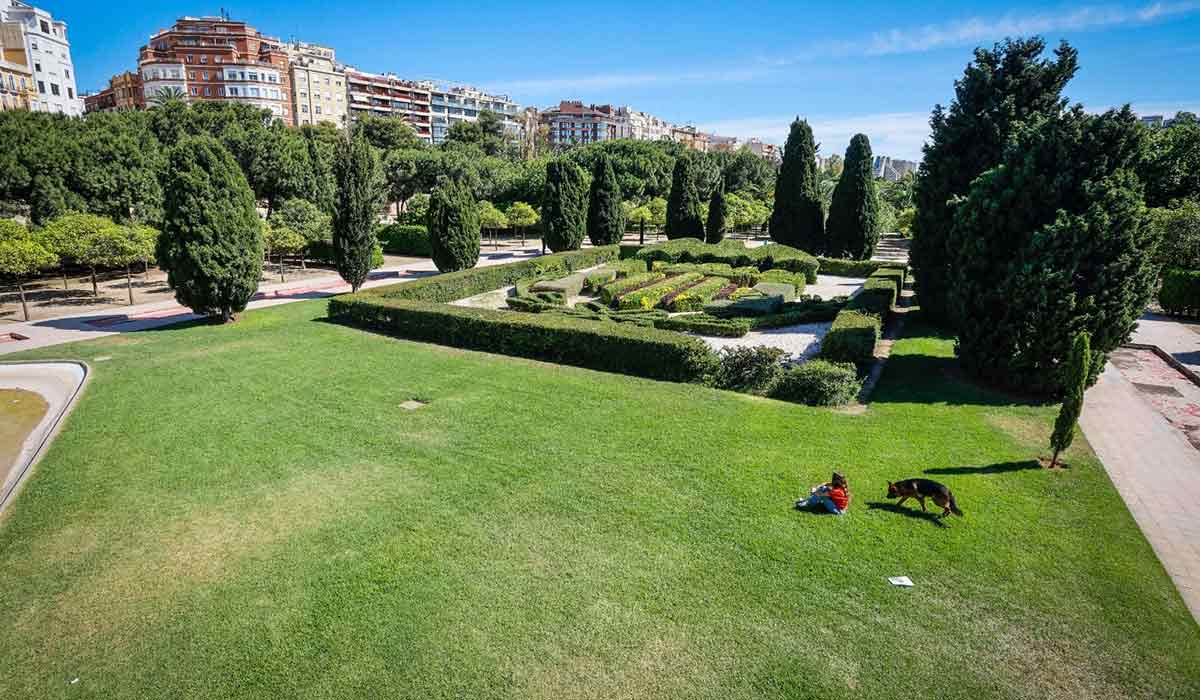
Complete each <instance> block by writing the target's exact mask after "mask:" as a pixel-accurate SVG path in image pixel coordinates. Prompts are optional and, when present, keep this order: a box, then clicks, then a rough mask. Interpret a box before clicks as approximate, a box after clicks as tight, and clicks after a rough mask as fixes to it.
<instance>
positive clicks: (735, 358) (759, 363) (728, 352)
mask: <svg viewBox="0 0 1200 700" xmlns="http://www.w3.org/2000/svg"><path fill="white" fill-rule="evenodd" d="M783 356H784V352H783V351H782V350H780V349H779V348H772V347H767V346H765V345H758V346H755V347H731V348H722V349H721V354H720V360H719V361H720V364H718V365H717V371H716V372H714V373H713V377H712V385H713V386H715V387H716V388H718V389H728V390H730V391H741V392H744V393H747V394H766V393H768V392H770V391H771V390H772V389H773V387H774V386H775V383H776V381H778V379H779V377H780V376H781V375H782V374H783V365H781V364H780V361H781V360H782V359H783Z"/></svg>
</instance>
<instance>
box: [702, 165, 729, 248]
mask: <svg viewBox="0 0 1200 700" xmlns="http://www.w3.org/2000/svg"><path fill="white" fill-rule="evenodd" d="M728 213H729V210H728V208H727V207H726V206H725V180H724V178H722V179H721V180H720V181H719V182H717V186H716V187H714V188H713V191H712V197H711V198H710V199H709V200H708V221H707V222H706V223H705V226H704V240H706V241H708V242H709V243H720V242H721V240H722V239H723V238H725V219H726V216H727V215H728Z"/></svg>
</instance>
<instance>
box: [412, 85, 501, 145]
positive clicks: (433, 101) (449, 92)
mask: <svg viewBox="0 0 1200 700" xmlns="http://www.w3.org/2000/svg"><path fill="white" fill-rule="evenodd" d="M417 84H418V85H420V86H421V87H423V88H425V89H427V90H429V97H430V110H431V112H432V115H431V116H432V127H433V143H434V144H435V145H436V144H440V143H442V142H443V141H445V140H446V135H447V134H449V133H450V127H451V126H454V124H455V123H457V122H473V121H478V119H479V113H480V112H482V111H483V110H485V109H486V110H488V111H490V112H494V113H495V114H496V115H497V116H499V117H500V118H501V119H503V120H504V130H505V131H506V132H508V134H509V135H510V136H512V137H513V138H514V139H515V138H518V137H519V136H520V134H521V129H522V118H523V115H522V114H521V105H519V104H517V103H516V102H513V101H512V100H510V99H509V98H508V96H507V95H491V94H488V93H486V92H484V91H482V90H478V89H476V88H473V87H470V86H468V85H462V86H440V85H436V84H435V83H433V82H430V81H422V82H419V83H417Z"/></svg>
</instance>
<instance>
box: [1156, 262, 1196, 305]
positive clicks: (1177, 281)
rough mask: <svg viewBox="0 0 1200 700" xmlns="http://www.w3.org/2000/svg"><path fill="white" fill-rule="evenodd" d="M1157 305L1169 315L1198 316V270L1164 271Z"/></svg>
mask: <svg viewBox="0 0 1200 700" xmlns="http://www.w3.org/2000/svg"><path fill="white" fill-rule="evenodd" d="M1158 305H1159V306H1161V307H1162V309H1163V311H1165V312H1167V313H1169V314H1175V315H1178V316H1198V315H1200V270H1179V269H1169V270H1164V271H1163V273H1162V287H1161V288H1160V289H1159V290H1158Z"/></svg>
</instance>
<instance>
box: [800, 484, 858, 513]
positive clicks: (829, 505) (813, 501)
mask: <svg viewBox="0 0 1200 700" xmlns="http://www.w3.org/2000/svg"><path fill="white" fill-rule="evenodd" d="M828 494H829V489H828V488H826V487H824V486H818V487H817V488H814V489H813V490H812V494H811V495H810V496H809V497H808V498H804V499H801V500H800V501H797V502H796V507H797V508H811V507H814V506H824V507H825V510H827V511H829V512H830V513H833V514H834V515H842V514H844V513H845V512H846V511H844V510H842V509H841V508H838V507H837V504H835V503H834V502H833V499H832V498H830V497H829V495H828Z"/></svg>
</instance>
